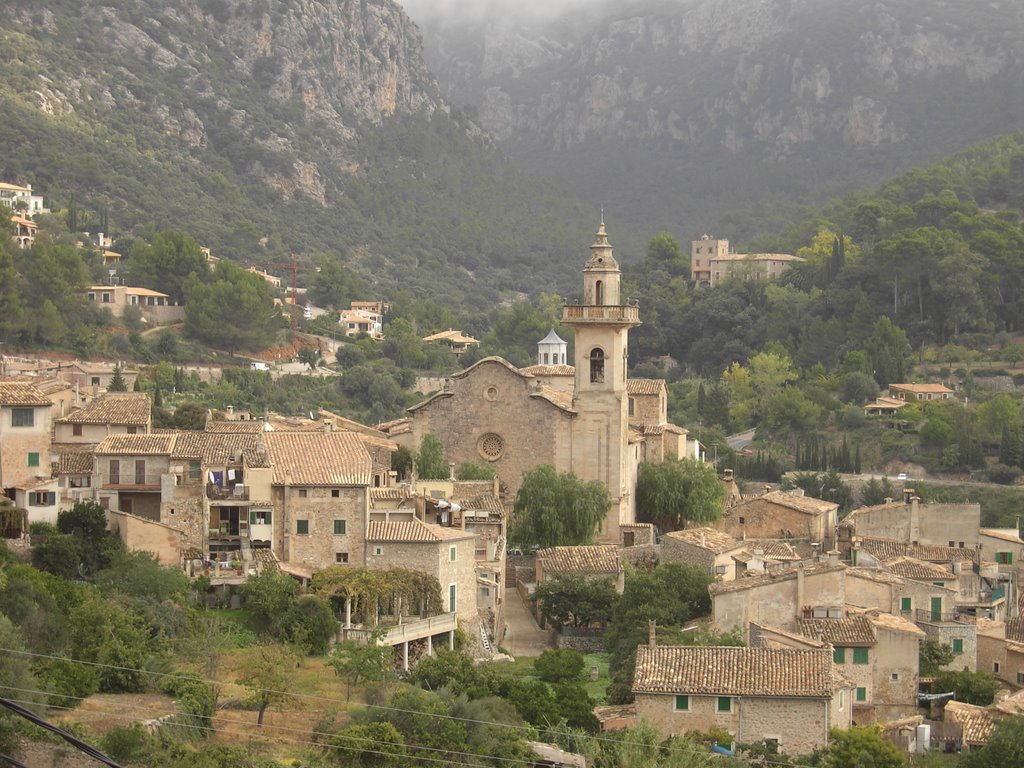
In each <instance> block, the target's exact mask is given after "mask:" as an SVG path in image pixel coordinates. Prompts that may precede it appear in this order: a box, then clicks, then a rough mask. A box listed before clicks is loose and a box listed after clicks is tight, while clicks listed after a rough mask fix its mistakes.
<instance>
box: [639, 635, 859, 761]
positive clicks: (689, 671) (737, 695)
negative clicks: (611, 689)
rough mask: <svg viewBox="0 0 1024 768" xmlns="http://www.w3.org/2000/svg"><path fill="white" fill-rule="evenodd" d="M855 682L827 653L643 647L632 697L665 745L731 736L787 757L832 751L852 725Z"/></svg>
mask: <svg viewBox="0 0 1024 768" xmlns="http://www.w3.org/2000/svg"><path fill="white" fill-rule="evenodd" d="M853 694H854V686H853V684H852V683H851V682H850V681H848V680H846V679H845V678H844V677H843V675H842V674H841V673H840V672H839V670H838V669H837V668H836V666H835V664H833V661H832V651H831V650H830V649H828V648H823V649H809V650H804V649H799V650H798V649H789V648H786V649H768V648H734V647H681V646H657V647H650V646H645V645H641V646H640V647H638V648H637V652H636V672H635V674H634V678H633V695H634V697H635V699H636V711H637V715H638V717H639V718H641V719H642V720H645V721H647V722H648V723H650V724H651V725H653V726H654V727H655V728H656V729H657V730H658V734H659V736H660V737H661V738H662V739H667V738H669V737H670V736H673V735H682V734H684V733H686V732H688V731H701V732H705V733H706V732H708V731H710V730H712V729H715V730H724V731H728V732H729V734H730V735H731V736H732V737H733V742H734V743H739V744H753V743H757V742H762V741H764V742H768V743H770V744H773V745H774V746H775V747H776V748H777V749H778V750H779V751H781V752H784V753H786V754H789V755H803V754H808V753H810V752H812V751H814V750H815V749H819V748H823V747H825V746H827V745H828V739H829V730H830V729H832V728H839V729H845V728H849V727H850V725H851V723H852V712H853V707H852V704H851V701H852V696H853Z"/></svg>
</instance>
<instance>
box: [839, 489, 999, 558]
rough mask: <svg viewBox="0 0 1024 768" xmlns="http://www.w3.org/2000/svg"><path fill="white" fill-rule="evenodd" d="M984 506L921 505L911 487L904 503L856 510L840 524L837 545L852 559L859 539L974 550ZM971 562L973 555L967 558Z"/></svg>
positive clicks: (977, 540) (890, 503)
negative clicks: (851, 553) (886, 540)
mask: <svg viewBox="0 0 1024 768" xmlns="http://www.w3.org/2000/svg"><path fill="white" fill-rule="evenodd" d="M980 528H981V505H979V504H921V499H920V498H919V497H918V496H917V495H916V494H915V493H914V490H913V489H912V488H905V489H904V490H903V498H902V501H891V500H890V501H887V502H886V503H884V504H878V505H875V506H871V507H861V508H860V509H855V510H853V511H852V512H850V514H848V515H847V516H846V517H845V518H843V521H842V523H840V525H839V536H838V543H837V546H838V548H839V550H840V552H841V553H842V555H843V557H844V558H845V559H850V558H851V555H850V552H851V550H853V549H855V548H856V544H857V541H856V540H857V539H860V540H863V539H869V538H871V539H889V540H891V541H896V542H899V543H901V544H902V545H904V546H918V545H920V546H926V547H935V546H948V547H957V548H959V549H971V548H974V547H975V546H976V545H977V544H979V543H980V539H979V535H978V532H979V529H980ZM966 557H967V559H970V558H971V557H972V555H967V556H966Z"/></svg>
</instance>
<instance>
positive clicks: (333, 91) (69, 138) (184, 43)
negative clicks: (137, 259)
mask: <svg viewBox="0 0 1024 768" xmlns="http://www.w3.org/2000/svg"><path fill="white" fill-rule="evenodd" d="M0 49H2V50H3V51H4V53H5V55H4V56H3V57H0V121H2V123H3V125H4V130H3V132H2V133H0V179H3V180H5V181H9V182H14V183H23V184H24V183H30V184H32V185H33V186H34V189H35V190H36V191H37V193H40V194H43V195H45V196H46V200H47V204H48V205H50V206H51V207H53V208H55V209H65V210H66V209H70V208H74V210H75V212H76V219H77V221H76V222H75V223H76V227H75V228H76V229H79V230H91V231H95V230H97V229H101V228H105V229H107V230H108V231H113V232H115V233H130V232H133V231H134V232H135V233H142V232H143V231H144V229H143V228H144V227H145V225H147V224H152V225H154V226H155V227H156V228H158V229H177V230H180V231H185V232H188V233H189V234H191V235H192V236H194V237H195V238H196V240H198V241H199V242H200V243H201V244H204V245H207V246H209V247H211V248H212V249H213V252H214V253H215V254H217V255H220V256H226V257H229V258H233V259H237V260H242V261H245V262H247V263H255V264H258V265H260V266H263V267H268V266H269V267H271V268H274V267H278V268H280V267H281V266H282V265H284V264H285V263H286V262H287V260H288V258H289V252H290V250H291V249H296V250H297V251H299V253H300V257H301V262H302V265H303V273H304V274H306V273H308V272H310V271H311V268H312V267H313V266H314V265H315V264H317V263H318V261H319V260H320V259H321V257H323V256H327V257H328V261H334V260H341V261H342V262H343V263H344V264H345V265H346V266H347V267H349V268H350V269H352V270H353V271H354V272H355V273H357V274H360V275H362V276H364V277H366V278H368V280H369V282H370V283H371V284H373V285H375V286H377V289H378V290H379V291H380V292H382V293H388V292H394V291H395V290H397V288H398V287H401V288H402V289H403V290H405V291H408V292H410V293H412V294H414V295H433V296H436V297H439V298H443V299H444V300H446V301H448V302H450V303H452V304H456V305H462V304H469V305H475V306H478V307H480V306H489V305H492V304H493V302H494V300H495V298H497V297H498V296H501V295H504V294H510V293H511V292H514V291H531V290H534V289H535V286H536V285H537V284H538V281H543V282H544V283H546V284H552V283H554V284H560V285H565V284H566V283H567V281H568V280H569V278H570V275H571V271H572V268H571V265H572V264H573V262H574V261H576V260H577V258H574V257H578V256H579V254H581V250H580V248H581V243H582V244H583V248H585V246H586V243H587V242H588V241H587V239H586V238H587V237H588V236H589V235H588V233H589V232H590V231H591V230H592V228H593V226H594V221H595V220H596V217H597V215H596V213H589V214H588V215H582V214H581V211H580V210H579V209H578V208H576V207H575V206H574V205H573V204H572V203H571V202H569V201H568V200H567V199H565V198H564V197H563V196H561V195H558V194H555V193H553V192H552V191H551V190H550V188H547V187H544V186H543V185H541V184H540V183H538V182H537V181H535V180H532V179H530V178H529V177H527V176H526V175H524V174H522V173H520V172H519V171H517V170H516V169H515V168H514V167H513V166H512V165H511V164H510V163H508V162H506V161H505V160H503V159H502V158H501V156H500V155H499V154H498V153H497V152H496V151H494V150H493V148H492V147H491V146H490V144H489V141H488V140H487V139H486V138H485V137H484V136H483V135H482V134H481V132H480V130H479V129H478V128H477V127H476V126H474V125H473V124H472V123H471V122H469V121H468V120H466V119H465V118H464V117H462V116H461V115H460V114H458V113H452V112H450V111H449V110H448V108H447V107H446V105H445V104H444V103H443V101H442V100H441V98H440V95H439V94H438V91H437V87H436V84H435V83H434V81H433V79H432V77H431V75H430V74H429V72H428V71H427V70H426V67H425V66H424V65H423V62H422V60H421V58H420V41H419V36H418V33H417V31H416V29H415V27H414V26H413V25H412V24H411V23H410V22H409V20H408V18H407V17H406V16H405V15H404V14H403V13H402V11H401V8H400V7H398V6H397V5H396V4H395V3H393V2H391V0H369V1H365V2H356V1H355V0H331V2H325V3H320V2H312V1H308V2H300V3H286V2H282V1H281V0H263V1H262V2H258V3H249V2H239V1H236V0H203V1H202V2H196V3H193V2H185V1H184V0H182V1H180V2H159V3H158V2H151V1H150V0H141V1H131V2H129V1H128V0H109V1H105V2H93V0H86V1H85V2H64V1H63V0H58V1H57V2H52V3H47V4H46V6H45V7H40V6H39V5H38V4H36V3H31V2H25V1H24V0H15V1H14V2H9V3H4V4H3V7H2V8H0ZM279 271H280V269H279Z"/></svg>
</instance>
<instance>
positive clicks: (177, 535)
mask: <svg viewBox="0 0 1024 768" xmlns="http://www.w3.org/2000/svg"><path fill="white" fill-rule="evenodd" d="M107 524H108V526H109V527H110V528H111V530H113V531H114V532H115V533H117V534H118V535H119V536H120V537H121V541H123V542H124V545H125V546H126V547H127V548H128V549H129V550H141V551H143V552H149V553H151V554H153V555H155V556H156V559H157V560H158V561H159V563H160V565H170V566H177V565H180V563H181V550H182V542H183V540H184V536H183V534H182V533H181V531H179V530H176V529H175V528H171V527H170V526H168V525H163V524H161V523H157V522H153V521H152V520H144V519H142V518H141V517H136V516H135V515H129V514H125V513H124V512H118V511H116V510H109V511H108V512H107Z"/></svg>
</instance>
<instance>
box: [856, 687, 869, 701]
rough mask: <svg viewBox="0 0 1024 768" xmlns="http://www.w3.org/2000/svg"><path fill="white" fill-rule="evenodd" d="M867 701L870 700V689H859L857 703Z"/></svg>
mask: <svg viewBox="0 0 1024 768" xmlns="http://www.w3.org/2000/svg"><path fill="white" fill-rule="evenodd" d="M867 700H868V689H867V688H858V689H857V701H867Z"/></svg>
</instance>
